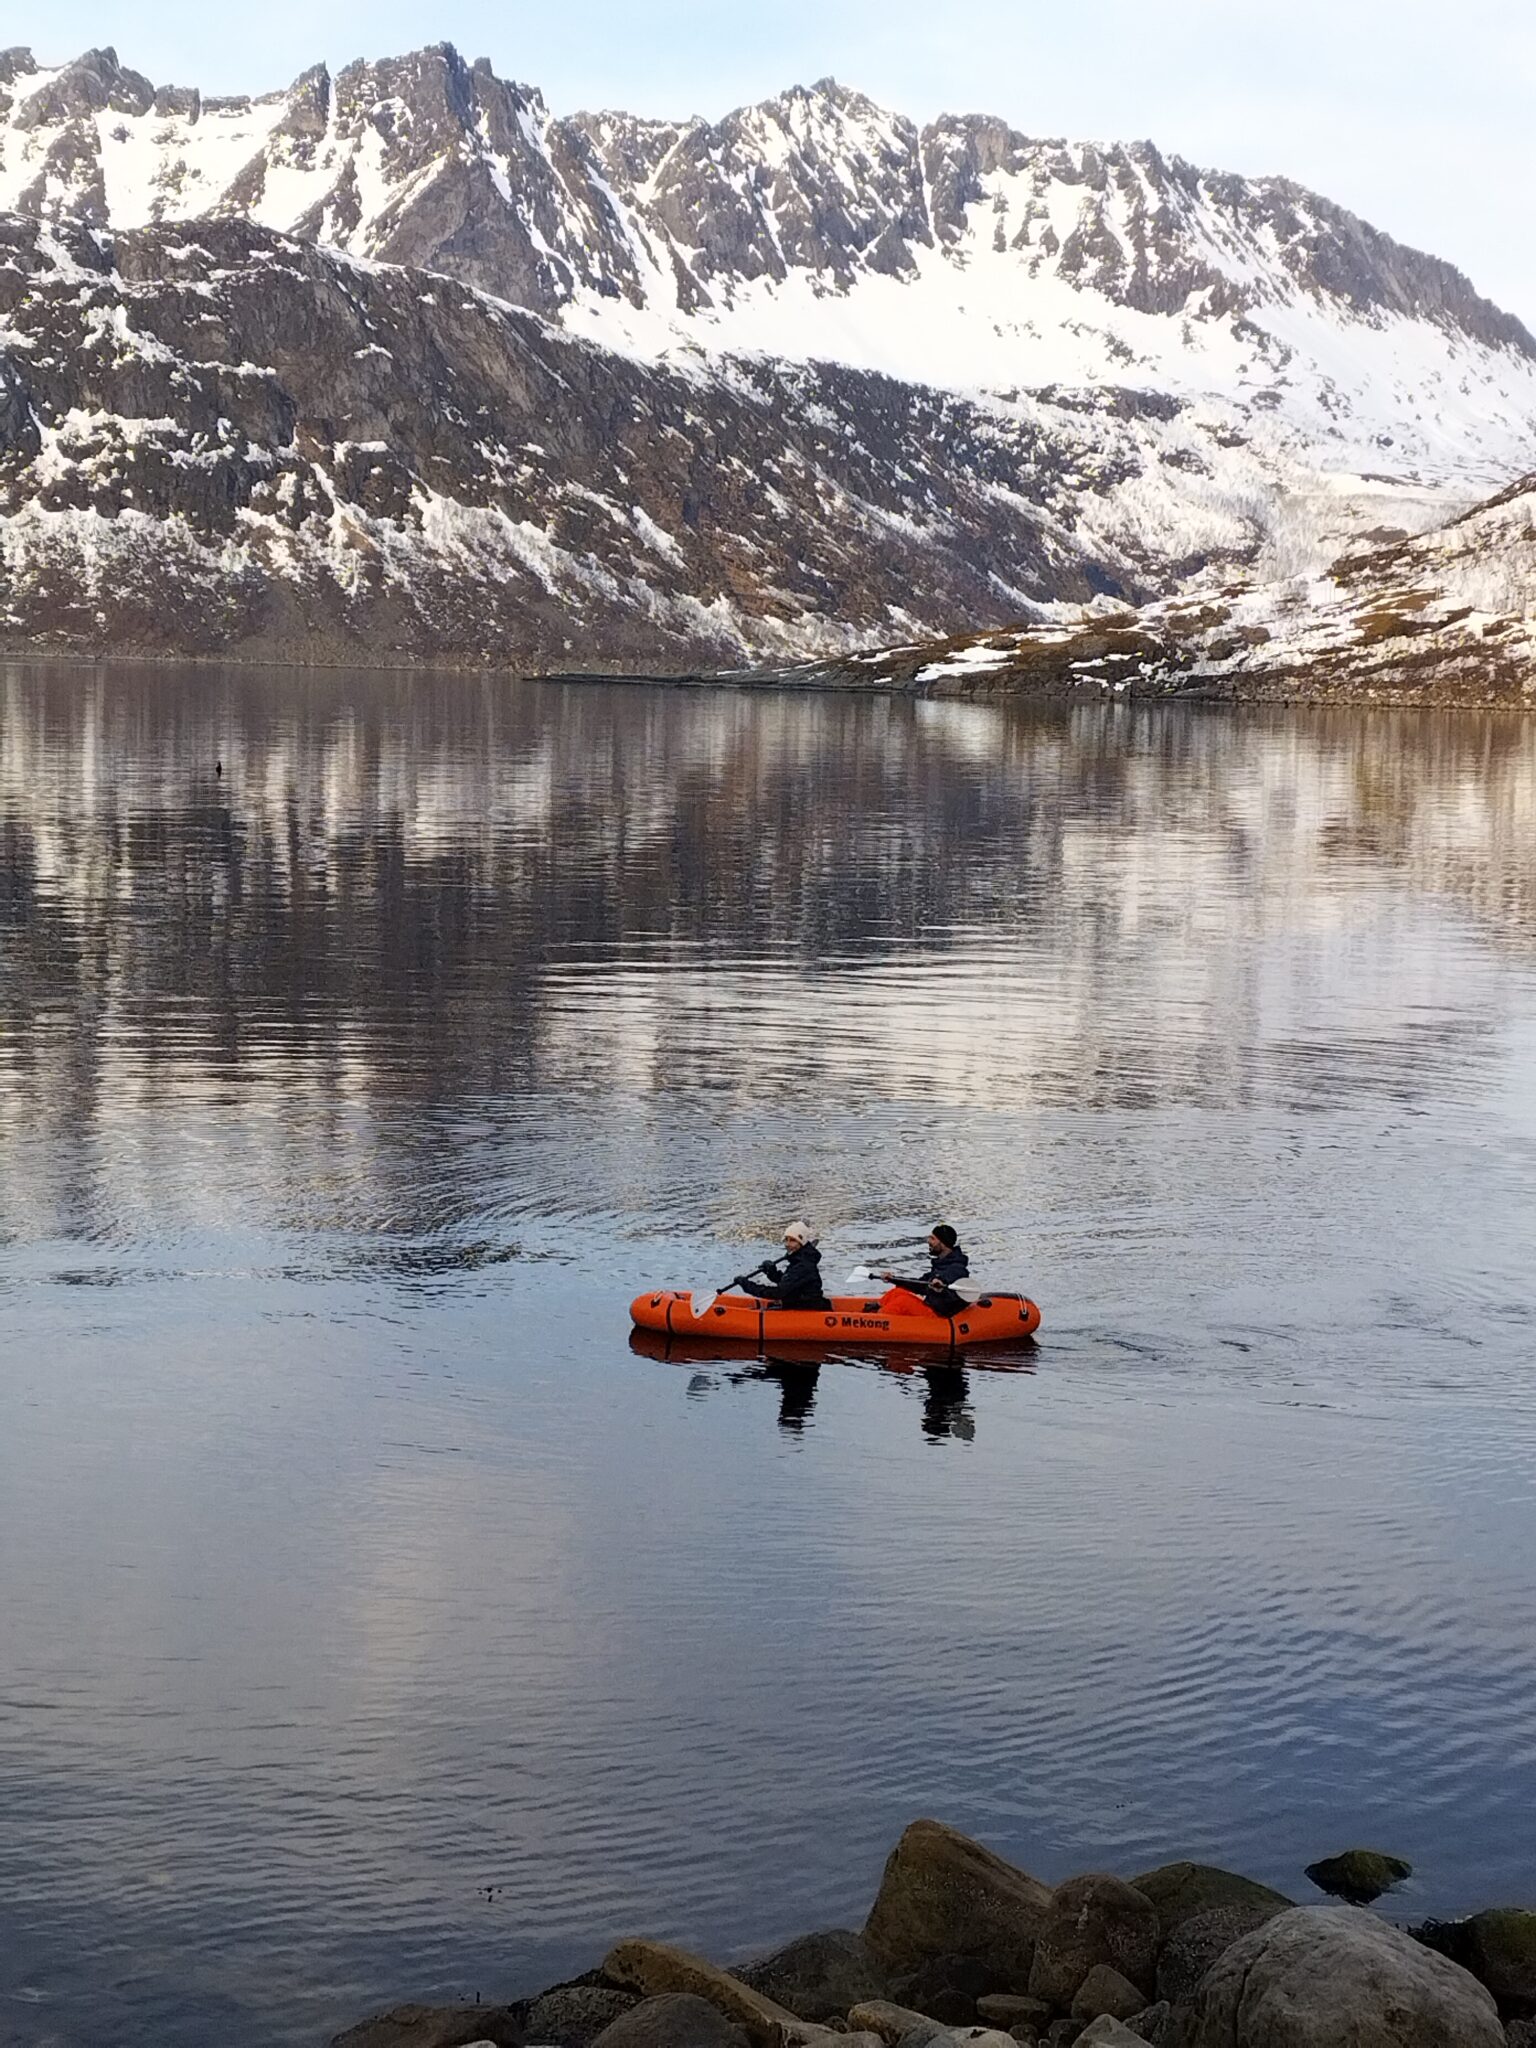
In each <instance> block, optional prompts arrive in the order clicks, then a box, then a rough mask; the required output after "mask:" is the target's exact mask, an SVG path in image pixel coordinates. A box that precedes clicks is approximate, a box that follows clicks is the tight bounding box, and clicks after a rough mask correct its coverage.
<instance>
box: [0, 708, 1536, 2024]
mask: <svg viewBox="0 0 1536 2048" xmlns="http://www.w3.org/2000/svg"><path fill="white" fill-rule="evenodd" d="M216 761H218V762H222V765H223V771H224V772H223V774H222V776H216V775H215V773H214V764H215V762H216ZM1533 1141H1536V726H1533V725H1530V724H1524V725H1522V724H1520V723H1518V722H1507V721H1500V720H1496V719H1493V718H1487V719H1485V718H1482V717H1479V716H1475V715H1471V714H1463V715H1460V716H1458V717H1455V718H1446V719H1441V718H1438V717H1433V716H1416V715H1404V716H1392V715H1385V714H1381V715H1374V716H1363V715H1362V716H1356V715H1351V714H1346V713H1313V714H1301V713H1289V714H1278V713H1277V714H1274V715H1270V714H1267V713H1255V714H1250V715H1247V716H1232V715H1227V714H1223V713H1218V712H1215V711H1205V710H1199V709H1190V708H1167V709H1150V710H1143V709H1136V708H1132V707H1126V706H1123V705H1116V706H1105V707H1097V706H1090V707H1087V708H1079V709H1070V710H1050V711H1031V710H1019V711H1002V710H994V709H990V708H979V707H945V706H936V705H920V704H911V703H905V702H887V701H882V700H878V699H872V698H871V699H864V698H860V699H852V698H845V699H830V698H823V699H816V698H812V697H807V696H788V695H784V696H769V695H761V696H759V695H748V694H731V693H727V692H719V691H697V690H664V689H653V688H649V687H641V686H602V685H575V686H568V687H565V688H559V687H532V686H530V687H518V686H510V685H508V684H505V683H501V682H484V683H482V682H479V681H461V680H433V679H421V678H417V679H405V678H370V677H366V676H360V675H330V676H323V677H316V678H309V677H303V676H295V675H282V674H264V673H260V672H245V673H236V674H230V673H228V672H224V671H216V670H210V671H207V672H202V673H199V672H197V671H194V670H182V671H178V672H174V673H164V674H145V673H140V672H135V671H132V670H122V671H118V672H110V673H109V672H105V671H90V670H80V671H74V670H69V669H65V668H52V669H47V670H43V669H24V668H11V669H3V668H0V1164H3V1174H0V2041H3V2042H5V2043H7V2044H24V2048H42V2044H51V2048H59V2044H68V2048H96V2044H103V2048H105V2044H108V2043H110V2044H112V2048H123V2044H136V2043H144V2044H154V2048H207V2044H209V2043H211V2042H218V2043H220V2044H221V2048H270V2044H279V2048H286V2044H294V2048H298V2044H305V2048H313V2044H317V2043H319V2042H321V2041H323V2040H324V2038H325V2037H326V2035H327V2034H328V2033H329V2032H330V2031H331V2030H333V2029H334V2028H336V2027H338V2026H340V2025H342V2024H345V2023H346V2022H348V2021H350V2020H351V2019H353V2018H355V2017H356V2016H358V2015H359V2014H360V2013H361V2012H362V2011H364V2010H366V2009H368V2008H370V2007H372V2006H375V2005H378V2004H382V2003H386V2002H388V2001H390V2000H392V1999H395V1998H399V1997H405V1996H412V1997H422V1998H428V1999H439V1998H449V1997H458V1996H465V1995H468V1996H473V1995H474V1994H475V1993H476V1992H480V1993H483V1994H484V1995H485V1996H487V1997H492V1996H499V1995H509V1994H512V1993H515V1992H518V1991H522V1990H525V1989H529V1988H532V1987H535V1986H537V1985H539V1984H540V1983H543V1982H547V1981H549V1980H551V1979H552V1978H554V1977H557V1976H559V1975H562V1974H565V1973H566V1972H568V1971H571V1970H574V1969H579V1968H582V1967H585V1966H586V1965H588V1964H589V1963H591V1962H592V1961H593V1960H595V1958H596V1957H597V1956H598V1955H599V1954H600V1952H601V1951H602V1949H603V1948H604V1947H605V1945H606V1944H607V1942H608V1941H609V1940H610V1939H611V1938H612V1937H613V1936H615V1935H617V1934H619V1933H621V1932H637V1931H650V1932H655V1933H659V1934H664V1935H667V1936H671V1937H675V1938H678V1939H681V1940H684V1941H687V1942H690V1943H695V1944H698V1945H700V1946H702V1947H704V1948H706V1949H708V1950H710V1951H712V1952H714V1953H716V1954H718V1955H722V1956H728V1955H733V1954H740V1953H743V1952H745V1951H748V1950H750V1949H751V1948H753V1947H754V1946H757V1945H760V1944H762V1943H765V1942H768V1941H770V1940H773V1939H775V1938H777V1937H780V1936H784V1935H788V1934H790V1933H795V1932H799V1931H802V1930H804V1929H806V1928H808V1927H812V1926H816V1925H825V1924H837V1923H847V1922H849V1921H850V1920H856V1919H857V1918H858V1917H859V1916H860V1915H861V1914H862V1913H863V1911H864V1910H865V1907H866V1905H867V1903H868V1900H869V1898H870V1896H871V1894H872V1892H873V1889H874V1885H875V1882H876V1879H877V1876H878V1872H879V1868H880V1864H881V1861H882V1858H883V1856H884V1853H885V1851H886V1849H887V1848H888V1847H889V1845H890V1843H891V1842H892V1840H893V1839H894V1837H895V1836H896V1834H897V1832H898V1831H899V1829H900V1828H901V1826H902V1825H903V1824H904V1823H905V1822H906V1821H907V1820H908V1819H910V1818H912V1817H913V1816H914V1815H917V1814H919V1813H935V1814H938V1815H940V1816H943V1817H945V1818H947V1819H949V1820H951V1821H953V1822H955V1823H957V1824H958V1825H960V1826H962V1827H964V1828H967V1829H969V1830H971V1831H973V1832H975V1833H977V1834H979V1835H981V1836H983V1837H984V1838H985V1839H986V1840H987V1841H989V1842H991V1843H993V1844H994V1845H995V1846H996V1847H998V1848H999V1849H1001V1850H1002V1851H1003V1852H1005V1853H1006V1854H1008V1855H1011V1856H1013V1857H1015V1858H1017V1859H1018V1860H1019V1861H1021V1862H1023V1863H1024V1864H1026V1865H1027V1866H1028V1867H1029V1868H1030V1869H1031V1870H1034V1871H1036V1872H1037V1873H1039V1874H1040V1875H1041V1876H1042V1877H1045V1878H1047V1879H1056V1878H1059V1877H1062V1876H1065V1875H1067V1874H1069V1873H1070V1872H1072V1871H1075V1870H1081V1869H1084V1868H1090V1869H1091V1868H1099V1867H1104V1866H1109V1867H1112V1868H1119V1869H1122V1870H1127V1871H1130V1870H1134V1869H1137V1868H1140V1867H1143V1866H1145V1865H1146V1864H1148V1863H1151V1862H1156V1861H1162V1860H1164V1859H1166V1858H1168V1857H1172V1856H1175V1855H1191V1856H1196V1857H1201V1858H1205V1859H1209V1860H1213V1861H1225V1862H1232V1863H1236V1864H1238V1865H1240V1866H1241V1867H1243V1868H1244V1869H1246V1870H1249V1871H1251V1872H1252V1873H1253V1874H1254V1875H1255V1876H1258V1877H1261V1878H1264V1879H1267V1880H1269V1881H1271V1882H1273V1883H1276V1884H1278V1885H1280V1886H1281V1887H1282V1888H1285V1889H1289V1890H1291V1891H1292V1892H1293V1893H1294V1894H1295V1895H1296V1896H1298V1897H1305V1896H1308V1895H1309V1887H1308V1886H1307V1885H1306V1882H1305V1880H1304V1879H1303V1877H1302V1876H1301V1866H1302V1865H1303V1864H1304V1863H1306V1862H1308V1861H1309V1860H1311V1859H1312V1858H1313V1857H1315V1856H1318V1855H1321V1854H1325V1853H1327V1852H1329V1851H1333V1850H1336V1849H1339V1848H1342V1847H1345V1846H1349V1845H1352V1844H1355V1843H1357V1842H1362V1841H1363V1842H1365V1843H1368V1844H1370V1845H1373V1846H1379V1847H1381V1848H1384V1849H1388V1850H1391V1851H1394V1852H1396V1853H1398V1854H1401V1855H1406V1856H1408V1857H1410V1858H1411V1859H1412V1860H1413V1861H1414V1863H1415V1865H1416V1866H1417V1870H1418V1875H1417V1877H1416V1878H1415V1880H1414V1883H1413V1885H1412V1886H1411V1887H1410V1889H1409V1890H1408V1891H1407V1892H1406V1893H1404V1894H1403V1895H1401V1897H1400V1899H1399V1900H1398V1901H1395V1902H1392V1908H1391V1909H1392V1910H1393V1911H1394V1912H1398V1913H1399V1914H1400V1915H1401V1916H1403V1917H1406V1916H1408V1915H1410V1914H1413V1915H1418V1914H1421V1913H1424V1912H1450V1911H1458V1910H1470V1909H1472V1908H1475V1907H1478V1906H1481V1905H1485V1904H1489V1903H1494V1902H1510V1901H1515V1900H1527V1901H1530V1900H1532V1899H1533V1895H1536V1845H1533V1840H1532V1833H1531V1822H1530V1816H1531V1813H1532V1812H1533V1810H1536V1257H1533V1252H1532V1246H1533V1242H1536V1142H1533ZM796 1213H804V1214H807V1215H809V1216H810V1217H812V1218H813V1219H814V1220H815V1221H816V1222H817V1223H818V1224H819V1225H820V1227H821V1229H822V1231H823V1234H824V1243H825V1246H826V1255H827V1270H828V1272H829V1273H830V1274H831V1275H832V1277H833V1278H834V1279H836V1280H841V1278H842V1276H843V1274H844V1273H845V1272H846V1270H847V1268H848V1267H849V1266H850V1265H852V1264H853V1263H855V1262H856V1261H862V1260H864V1259H867V1258H869V1257H871V1256H874V1257H876V1258H878V1259H879V1260H880V1262H882V1263H883V1262H884V1261H885V1259H887V1258H888V1257H890V1256H892V1255H893V1252H894V1249H895V1248H896V1247H902V1246H907V1245H909V1244H910V1243H911V1242H912V1241H913V1240H914V1239H917V1238H920V1237H921V1236H922V1235H923V1233H924V1229H925V1226H926V1225H927V1223H928V1222H929V1221H930V1220H931V1219H932V1218H933V1217H934V1216H935V1215H938V1214H943V1215H945V1216H948V1217H950V1218H952V1219H953V1220H954V1221H955V1222H956V1223H957V1224H959V1225H960V1227H961V1229H962V1231H963V1233H964V1236H965V1238H966V1240H967V1242H968V1243H969V1245H970V1246H971V1249H972V1252H973V1256H974V1257H975V1259H976V1263H977V1267H978V1270H982V1269H985V1271H986V1272H987V1273H988V1274H990V1275H991V1276H993V1277H994V1278H1001V1277H1009V1278H1012V1279H1013V1280H1014V1281H1015V1282H1016V1283H1017V1284H1020V1285H1022V1286H1024V1287H1026V1288H1027V1289H1028V1290H1029V1291H1030V1292H1031V1293H1032V1294H1034V1295H1035V1296H1036V1298H1037V1299H1038V1300H1039V1301H1040V1302H1041V1303H1042V1305H1043V1307H1044V1311H1045V1324H1044V1327H1043V1329H1042V1331H1041V1335H1040V1340H1039V1343H1038V1345H1037V1347H1036V1348H1035V1349H1034V1350H1033V1351H1032V1352H1028V1353H1025V1354H1020V1355H1015V1356H1013V1357H1011V1358H1008V1359H1005V1360H1003V1361H1001V1362H1000V1365H999V1366H998V1367H997V1368H995V1369H993V1368H988V1367H985V1366H979V1367H973V1368H971V1369H968V1370H966V1371H965V1372H964V1373H958V1372H933V1373H924V1372H921V1371H915V1370H912V1369H911V1368H910V1367H909V1366H904V1369H900V1370H892V1369H890V1368H889V1367H882V1365H881V1364H880V1363H879V1362H878V1360H876V1359H873V1358H866V1359H863V1360H858V1359H852V1360H849V1361H847V1362H840V1361H832V1362H828V1363H826V1364H824V1365H822V1366H821V1367H820V1368H819V1369H817V1368H816V1367H814V1366H805V1365H796V1364H790V1365H774V1364H771V1363H769V1364H759V1363H757V1362H755V1361H754V1360H753V1359H751V1358H750V1357H738V1358H733V1359H723V1360H722V1359H709V1358H707V1357H706V1358H704V1359H700V1358H697V1357H695V1358H678V1357H667V1356H665V1355H647V1354H646V1353H645V1352H643V1351H641V1350H639V1349H636V1348H632V1346H631V1343H630V1337H629V1329H628V1320H627V1314H626V1304H627V1302H628V1300H629V1298H630V1296H631V1295H632V1294H633V1293H635V1292H636V1291H637V1290H638V1289H639V1288H640V1287H641V1286H642V1285H644V1284H646V1283H647V1282H653V1281H672V1282H678V1283H694V1282H705V1283H707V1282H710V1281H719V1280H721V1279H722V1278H724V1277H725V1276H727V1275H728V1274H730V1273H732V1272H734V1271H736V1270H738V1269H739V1268H740V1266H741V1265H742V1264H743V1263H744V1262H749V1261H750V1259H755V1258H756V1257H757V1256H759V1255H760V1253H761V1252H763V1251H764V1250H766V1248H767V1246H768V1244H769V1242H770V1241H771V1240H772V1239H773V1238H774V1237H775V1236H776V1235H777V1233H778V1231H779V1229H780V1227H781V1226H782V1223H783V1221H784V1219H785V1218H786V1217H788V1216H790V1215H793V1214H796ZM898 1363H899V1364H902V1363H903V1362H900V1361H898Z"/></svg>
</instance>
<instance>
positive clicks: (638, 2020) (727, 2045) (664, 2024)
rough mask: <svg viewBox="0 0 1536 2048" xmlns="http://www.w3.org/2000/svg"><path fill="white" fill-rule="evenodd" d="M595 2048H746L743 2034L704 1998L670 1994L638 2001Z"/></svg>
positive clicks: (689, 1993) (610, 2027) (614, 2024)
mask: <svg viewBox="0 0 1536 2048" xmlns="http://www.w3.org/2000/svg"><path fill="white" fill-rule="evenodd" d="M597 2048H747V2035H746V2034H745V2033H744V2032H743V2030H742V2029H741V2028H740V2027H736V2026H732V2024H731V2022H730V2021H729V2020H728V2019H727V2018H726V2017H725V2015H724V2013H722V2012H720V2011H718V2010H717V2008H716V2007H714V2006H712V2005H711V2004H710V2003H709V2000H708V1999H707V1998H696V1997H694V1995H693V1993H692V1992H690V1991H673V1992H668V1993H666V1994H665V1995H664V1996H662V1997H660V1998H643V1999H641V2001H640V2003H639V2004H638V2005H635V2006H632V2007H631V2008H630V2010H629V2011H628V2012H627V2013H625V2014H624V2015H623V2017H622V2018H620V2019H616V2020H615V2021H614V2022H613V2024H612V2025H611V2026H609V2027H605V2028H604V2029H603V2031H602V2033H600V2034H599V2035H598V2037H597Z"/></svg>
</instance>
